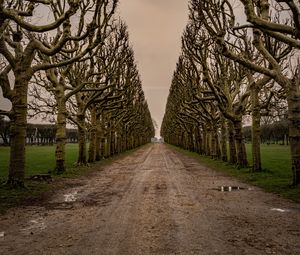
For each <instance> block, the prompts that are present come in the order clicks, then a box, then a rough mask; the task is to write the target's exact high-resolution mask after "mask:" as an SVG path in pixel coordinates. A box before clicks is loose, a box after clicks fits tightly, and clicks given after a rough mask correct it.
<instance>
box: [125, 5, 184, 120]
mask: <svg viewBox="0 0 300 255" xmlns="http://www.w3.org/2000/svg"><path fill="white" fill-rule="evenodd" d="M119 13H120V16H121V17H122V19H123V20H124V21H125V22H126V23H127V25H128V29H129V36H130V37H129V39H130V41H131V43H132V45H133V49H134V52H135V58H136V61H137V64H138V68H139V72H140V74H141V77H142V81H143V89H144V91H145V95H146V99H147V101H148V104H149V108H150V111H151V115H152V117H153V118H154V119H155V120H156V121H157V122H158V124H159V125H160V124H161V121H162V118H163V115H164V111H165V105H166V100H167V96H168V93H169V87H170V85H171V79H172V75H173V72H174V70H175V66H176V63H177V60H178V57H179V54H180V46H181V35H182V33H183V30H184V28H185V26H186V24H187V20H188V0H120V3H119Z"/></svg>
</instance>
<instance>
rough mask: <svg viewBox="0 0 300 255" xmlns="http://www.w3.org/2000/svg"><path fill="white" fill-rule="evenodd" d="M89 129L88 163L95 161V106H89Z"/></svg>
mask: <svg viewBox="0 0 300 255" xmlns="http://www.w3.org/2000/svg"><path fill="white" fill-rule="evenodd" d="M90 110H91V129H90V144H89V158H88V162H89V163H93V162H95V161H96V150H97V149H96V146H97V110H96V106H91V107H90Z"/></svg>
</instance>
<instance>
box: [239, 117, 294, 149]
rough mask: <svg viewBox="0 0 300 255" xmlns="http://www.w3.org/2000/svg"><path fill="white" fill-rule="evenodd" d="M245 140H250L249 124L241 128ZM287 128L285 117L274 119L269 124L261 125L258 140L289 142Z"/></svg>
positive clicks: (264, 141)
mask: <svg viewBox="0 0 300 255" xmlns="http://www.w3.org/2000/svg"><path fill="white" fill-rule="evenodd" d="M243 132H244V139H245V142H251V126H246V127H244V128H243ZM288 137H289V128H288V121H287V120H286V119H283V120H280V121H275V122H273V123H271V124H264V125H261V128H260V140H261V143H266V144H270V143H275V144H282V145H285V144H286V145H288V144H289V139H288Z"/></svg>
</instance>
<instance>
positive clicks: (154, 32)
mask: <svg viewBox="0 0 300 255" xmlns="http://www.w3.org/2000/svg"><path fill="white" fill-rule="evenodd" d="M118 12H119V15H120V16H121V17H122V19H123V20H124V21H125V22H126V23H127V25H128V30H129V36H130V38H129V39H130V41H131V44H132V46H133V49H134V52H135V59H136V61H137V65H138V69H139V72H140V75H141V78H142V82H143V90H144V92H145V96H146V99H147V101H148V105H149V108H150V111H151V115H152V118H153V119H154V120H155V121H156V122H157V123H158V125H159V126H160V125H161V121H162V118H163V115H164V111H165V106H166V100H167V96H168V93H169V87H170V85H171V79H172V74H173V72H174V70H175V66H176V62H177V59H178V57H179V54H180V44H181V35H182V33H183V30H184V28H185V26H186V24H187V19H188V0H120V3H119V8H118ZM10 105H11V104H10V103H9V101H8V100H5V99H4V98H3V97H2V93H1V89H0V106H1V109H7V110H8V109H10ZM33 121H34V120H30V122H33ZM158 134H159V133H158Z"/></svg>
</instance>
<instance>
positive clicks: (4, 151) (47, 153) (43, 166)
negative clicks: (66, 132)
mask: <svg viewBox="0 0 300 255" xmlns="http://www.w3.org/2000/svg"><path fill="white" fill-rule="evenodd" d="M77 152H78V145H77V144H67V146H66V167H67V168H69V167H71V166H72V165H73V164H74V162H76V159H77ZM8 164H9V147H0V178H3V177H6V176H7V173H8ZM54 167H55V146H27V147H26V176H30V175H33V174H42V173H47V172H48V171H49V170H53V169H54Z"/></svg>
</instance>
